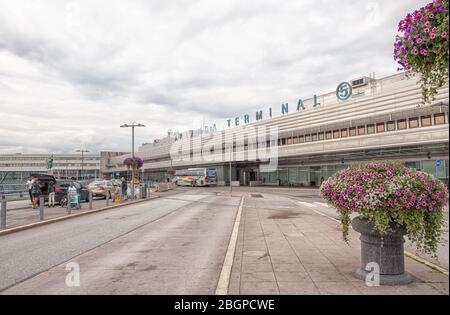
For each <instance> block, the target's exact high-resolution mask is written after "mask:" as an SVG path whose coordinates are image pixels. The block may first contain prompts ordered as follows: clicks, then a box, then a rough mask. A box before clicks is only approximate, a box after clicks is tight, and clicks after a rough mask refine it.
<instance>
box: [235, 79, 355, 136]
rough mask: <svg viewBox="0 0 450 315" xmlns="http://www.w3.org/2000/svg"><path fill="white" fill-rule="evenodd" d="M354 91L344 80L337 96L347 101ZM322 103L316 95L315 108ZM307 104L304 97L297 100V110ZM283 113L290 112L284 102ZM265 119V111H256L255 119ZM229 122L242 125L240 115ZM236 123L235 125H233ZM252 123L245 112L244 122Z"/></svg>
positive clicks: (300, 109) (270, 109) (337, 91)
mask: <svg viewBox="0 0 450 315" xmlns="http://www.w3.org/2000/svg"><path fill="white" fill-rule="evenodd" d="M352 93H353V89H352V85H351V84H350V83H348V82H342V83H341V84H339V86H338V87H337V89H336V97H337V99H338V100H339V101H346V100H348V99H349V98H350V97H351V96H352ZM319 105H320V103H319V102H318V100H317V95H314V97H313V108H316V107H318V106H319ZM305 109H306V108H305V104H304V102H303V100H302V99H300V100H298V102H297V112H299V111H302V110H305ZM268 114H269V115H268V116H269V118H272V117H273V110H272V107H270V108H269V113H268ZM281 114H282V115H285V114H289V104H288V103H286V104H282V105H281ZM260 120H263V111H262V110H259V111H257V112H256V116H255V121H260ZM227 123H228V127H229V128H231V127H237V126H239V125H240V123H241V121H240V117H236V118H234V119H228V120H227ZM233 123H234V125H233ZM249 123H250V115H249V114H245V115H244V120H243V124H244V125H247V124H249Z"/></svg>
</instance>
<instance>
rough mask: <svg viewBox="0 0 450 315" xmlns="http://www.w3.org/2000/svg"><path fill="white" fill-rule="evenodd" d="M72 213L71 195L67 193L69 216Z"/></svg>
mask: <svg viewBox="0 0 450 315" xmlns="http://www.w3.org/2000/svg"><path fill="white" fill-rule="evenodd" d="M71 213H72V204H71V203H70V195H69V193H67V214H71Z"/></svg>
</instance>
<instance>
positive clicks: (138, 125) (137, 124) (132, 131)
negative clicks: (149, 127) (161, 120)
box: [120, 122, 146, 200]
mask: <svg viewBox="0 0 450 315" xmlns="http://www.w3.org/2000/svg"><path fill="white" fill-rule="evenodd" d="M136 127H146V126H145V125H143V124H140V123H137V122H131V123H129V124H125V125H122V126H120V128H131V157H132V158H133V159H134V128H136ZM131 199H133V200H134V171H133V170H132V171H131Z"/></svg>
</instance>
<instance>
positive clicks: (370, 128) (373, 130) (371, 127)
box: [367, 124, 375, 135]
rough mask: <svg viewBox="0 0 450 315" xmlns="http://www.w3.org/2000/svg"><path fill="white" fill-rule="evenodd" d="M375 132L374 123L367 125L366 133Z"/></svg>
mask: <svg viewBox="0 0 450 315" xmlns="http://www.w3.org/2000/svg"><path fill="white" fill-rule="evenodd" d="M372 133H375V125H373V124H372V125H367V134H369V135H370V134H372Z"/></svg>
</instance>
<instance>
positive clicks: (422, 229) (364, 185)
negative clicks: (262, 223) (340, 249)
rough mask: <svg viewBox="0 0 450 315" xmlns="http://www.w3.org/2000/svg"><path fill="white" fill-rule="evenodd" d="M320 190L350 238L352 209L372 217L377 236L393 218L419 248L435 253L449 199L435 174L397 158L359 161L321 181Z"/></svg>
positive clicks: (383, 232) (386, 229) (345, 237)
mask: <svg viewBox="0 0 450 315" xmlns="http://www.w3.org/2000/svg"><path fill="white" fill-rule="evenodd" d="M320 190H321V194H322V196H323V198H324V199H326V200H327V201H328V203H329V204H330V205H332V206H333V207H335V208H336V209H337V210H338V212H339V215H340V218H341V223H342V227H343V236H344V239H345V240H346V241H348V231H349V225H350V221H351V220H350V215H351V214H352V213H358V214H359V215H360V217H362V218H364V219H367V220H369V221H371V222H372V223H373V224H374V226H375V229H376V230H377V232H379V233H380V235H381V236H383V235H385V234H386V233H387V232H388V231H389V229H390V226H391V224H392V223H397V224H398V225H402V226H404V227H405V228H406V231H407V235H408V237H409V239H410V240H411V241H413V242H415V243H416V245H417V247H418V249H419V250H422V251H423V252H426V253H431V254H435V253H436V250H437V246H438V244H439V242H440V238H441V228H442V226H443V224H444V219H443V211H442V209H443V208H444V207H445V205H446V204H447V203H448V193H447V188H446V186H445V185H444V184H443V183H442V182H440V181H439V180H437V179H435V178H434V177H433V176H431V175H429V174H427V173H424V172H421V171H416V170H411V169H408V168H406V167H405V166H404V165H403V164H401V163H400V162H390V161H380V162H370V163H365V164H359V165H354V166H351V167H349V168H348V169H346V170H342V171H340V172H338V173H336V174H335V175H334V176H332V177H330V178H328V180H326V181H324V182H323V184H322V186H321V188H320Z"/></svg>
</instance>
